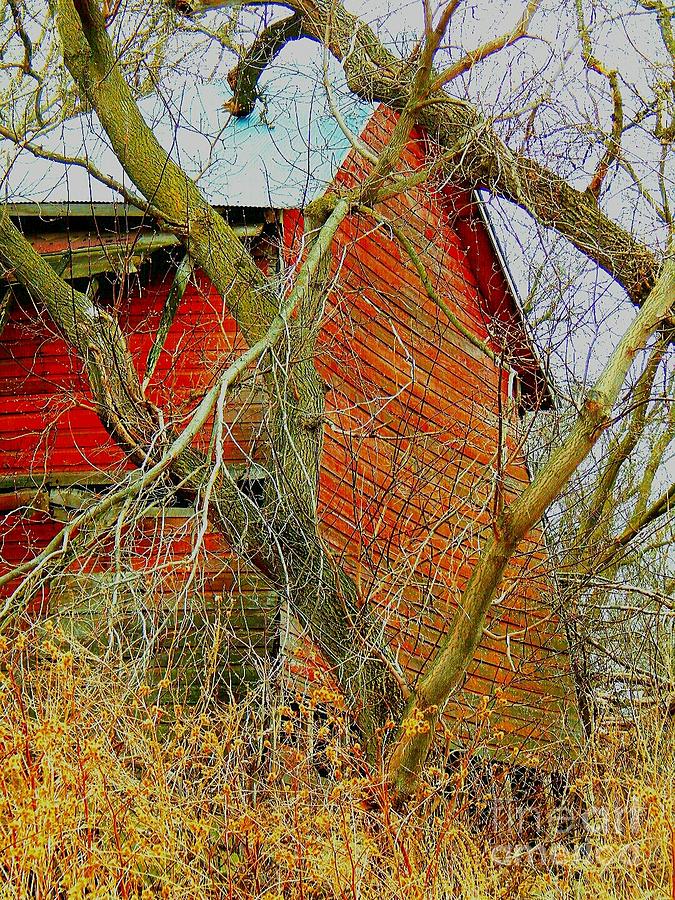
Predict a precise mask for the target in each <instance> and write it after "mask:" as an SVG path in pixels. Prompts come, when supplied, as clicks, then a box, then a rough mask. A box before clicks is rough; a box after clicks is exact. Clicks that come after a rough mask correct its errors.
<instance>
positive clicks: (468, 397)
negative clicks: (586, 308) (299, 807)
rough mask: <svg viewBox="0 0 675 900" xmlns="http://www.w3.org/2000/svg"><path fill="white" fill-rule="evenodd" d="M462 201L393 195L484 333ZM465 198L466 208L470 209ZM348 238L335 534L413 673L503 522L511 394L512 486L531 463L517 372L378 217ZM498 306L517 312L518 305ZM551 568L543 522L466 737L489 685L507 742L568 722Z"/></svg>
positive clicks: (510, 593) (327, 359) (461, 710)
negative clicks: (481, 343) (517, 401)
mask: <svg viewBox="0 0 675 900" xmlns="http://www.w3.org/2000/svg"><path fill="white" fill-rule="evenodd" d="M392 124H393V116H387V115H386V114H385V115H379V116H376V117H375V118H374V120H373V121H371V123H370V124H369V126H368V128H367V130H366V133H365V136H364V137H365V139H366V140H367V142H368V143H369V145H370V146H371V147H374V148H375V149H378V147H379V146H380V145H381V144H382V142H383V141H384V140H386V136H387V134H388V132H389V130H390V128H391V126H392ZM424 160H425V157H424V144H423V142H422V141H421V140H413V141H411V143H410V145H409V147H408V150H407V152H406V154H405V155H404V158H403V160H402V166H401V168H402V169H403V170H408V171H411V170H415V169H417V168H419V167H420V166H422V165H424ZM363 169H364V166H363V165H362V164H361V162H360V161H359V160H357V159H356V158H355V157H354V155H352V156H351V157H350V158H349V160H348V161H347V163H346V164H345V166H343V169H342V170H341V173H340V175H339V178H338V181H339V182H340V183H341V185H344V186H346V187H350V186H352V185H354V184H355V183H357V181H356V180H357V178H358V179H359V180H360V177H359V176H360V175H362V173H363ZM455 193H457V194H458V192H455ZM452 199H453V202H456V200H457V198H456V197H454V198H452ZM467 199H468V198H467ZM448 203H449V198H448V191H447V190H444V191H440V190H439V191H438V192H436V193H434V192H431V191H429V190H428V189H417V190H415V191H412V192H410V193H408V194H406V195H405V196H403V197H399V198H396V199H393V200H390V201H388V202H387V203H386V204H384V205H383V206H381V207H380V208H379V209H380V212H381V213H383V214H385V215H387V216H388V217H390V218H391V220H392V221H394V222H395V223H396V224H397V225H398V226H399V227H404V228H405V230H406V233H407V234H408V236H409V238H410V239H411V240H412V242H413V244H414V246H415V250H416V252H417V253H418V254H419V256H420V258H421V259H422V260H423V262H424V265H425V267H426V269H427V272H428V274H429V276H430V277H431V279H432V282H433V284H434V287H435V289H436V291H437V292H438V293H439V294H440V295H441V296H442V297H443V298H444V299H445V300H446V302H448V303H449V305H450V306H451V308H452V309H453V312H454V313H455V315H456V316H457V317H458V318H459V319H460V321H461V322H462V323H463V324H464V325H465V326H466V327H467V328H469V329H470V330H471V331H472V332H473V333H474V334H476V335H477V336H479V337H480V338H481V339H483V340H485V339H487V335H488V331H487V327H486V325H487V322H486V317H487V315H488V304H489V300H488V298H486V297H485V296H484V295H483V294H482V293H481V288H480V285H479V279H477V277H476V273H475V271H474V269H473V267H472V261H473V260H472V259H471V256H470V254H469V253H467V252H466V250H465V249H464V247H463V244H462V242H461V241H460V238H459V237H458V234H457V233H456V232H455V231H454V230H453V228H452V227H451V222H450V220H449V218H448V215H447V209H448ZM463 215H464V217H465V222H466V220H467V218H468V216H469V213H467V212H466V211H464V212H463ZM285 227H286V246H287V248H288V251H289V259H290V260H291V261H292V260H293V259H294V257H295V253H294V248H295V247H296V246H297V243H298V238H299V236H300V235H301V232H302V219H301V216H300V215H299V214H297V213H290V214H286V215H285ZM469 227H470V224H469ZM334 255H335V258H336V260H339V261H341V262H340V263H339V264H337V265H336V273H337V274H338V278H337V281H336V284H335V288H334V290H333V293H332V296H331V299H330V303H329V305H328V311H327V315H326V322H325V326H324V329H323V332H322V336H321V353H320V357H319V369H320V371H321V374H322V376H323V377H324V379H325V380H326V382H327V383H328V384H329V385H330V387H331V391H330V393H329V395H328V404H329V414H328V422H327V427H326V430H325V439H324V455H323V464H322V473H321V493H320V502H321V518H322V522H323V525H324V534H325V535H326V538H327V540H328V542H329V544H330V545H331V546H332V548H333V551H334V552H335V554H336V555H337V556H338V557H339V559H340V560H341V561H342V562H343V564H345V565H346V566H347V568H348V569H349V570H350V571H351V572H352V573H353V574H354V576H355V577H356V578H357V580H358V581H359V584H360V586H361V589H362V592H363V593H364V595H365V596H367V597H368V598H369V599H370V601H371V602H374V603H376V604H377V605H378V606H379V607H380V608H381V609H382V612H383V616H384V618H385V620H386V621H387V623H388V631H387V633H388V635H389V639H390V642H391V645H392V647H393V648H394V649H395V650H396V652H397V655H398V657H399V659H400V660H401V662H402V663H403V664H404V667H405V668H406V670H407V671H408V674H409V677H410V678H411V680H413V681H414V678H415V677H416V675H417V674H419V673H420V672H421V671H423V670H424V667H425V664H426V663H427V661H428V660H429V659H430V658H431V657H432V656H433V653H434V650H435V649H436V647H437V646H438V643H439V642H440V640H441V637H442V634H443V632H444V630H445V628H446V626H447V623H448V621H449V618H450V616H451V615H452V612H453V611H454V609H455V608H456V604H457V602H458V600H459V597H460V595H461V591H462V589H463V587H464V585H465V584H466V581H467V579H468V577H469V576H470V573H471V570H472V565H473V563H474V562H475V560H476V558H477V554H478V552H479V548H480V546H481V543H482V542H483V541H484V540H485V538H486V536H487V534H488V532H489V529H490V527H491V520H492V517H491V511H492V510H491V502H492V501H491V499H490V498H491V496H492V492H493V487H494V472H495V469H496V464H497V447H498V442H499V409H500V403H501V408H502V410H504V411H506V412H505V415H506V421H505V426H504V427H505V428H506V436H505V444H506V457H507V464H506V466H505V470H504V476H505V486H504V492H505V497H506V499H507V500H508V498H509V497H512V496H514V493H515V492H516V491H519V490H521V489H522V487H523V486H524V485H525V484H526V483H527V481H528V474H527V469H526V467H525V463H524V459H523V456H522V453H521V452H520V451H519V448H518V445H517V430H516V424H517V417H516V415H515V411H514V410H513V408H512V407H513V404H511V407H510V406H509V403H510V401H509V398H508V396H507V389H508V373H507V372H503V371H500V370H499V369H498V367H497V366H496V365H495V364H494V363H493V362H492V360H491V359H490V358H489V357H488V356H487V355H486V354H484V353H482V352H481V351H480V349H478V348H476V347H475V346H474V345H472V344H471V343H470V342H469V341H468V340H467V339H466V338H465V337H464V336H463V335H461V334H460V333H459V332H458V331H457V330H456V329H455V328H454V327H453V326H452V325H451V324H450V323H449V322H448V321H447V319H446V317H445V315H444V314H443V313H442V312H441V311H440V310H439V308H438V307H437V306H436V305H435V304H434V303H433V302H432V301H430V300H429V298H428V296H427V294H426V292H425V291H424V289H423V287H422V284H421V282H420V279H419V276H418V274H417V272H416V270H415V269H414V266H413V264H412V263H411V261H410V260H409V259H408V258H407V255H406V254H405V252H404V251H403V250H402V249H401V248H400V247H399V245H398V244H397V243H396V242H395V241H394V240H392V238H391V235H390V234H388V233H387V230H386V228H383V227H377V224H376V222H374V221H373V220H372V219H370V218H368V217H367V216H360V217H357V216H353V217H351V218H350V219H349V220H348V221H347V222H346V223H345V224H344V225H343V226H342V227H341V229H340V231H339V232H338V236H337V241H336V246H335V254H334ZM501 313H502V315H503V317H504V319H505V320H508V321H509V326H510V328H513V324H514V320H513V319H509V316H511V315H512V313H510V312H509V311H508V310H506V309H505V308H502V310H501ZM509 410H510V411H509ZM546 574H547V572H546V556H545V552H544V548H543V543H542V538H541V535H540V533H539V532H538V531H537V532H535V533H533V534H532V535H530V538H529V540H528V541H526V542H525V543H524V545H523V546H522V547H521V548H520V550H519V553H518V555H517V556H516V558H515V559H514V561H513V563H512V564H511V566H510V567H509V570H508V573H507V579H506V582H505V585H504V595H503V597H502V598H501V601H500V603H499V604H498V605H497V606H495V607H494V611H493V612H492V613H491V615H490V616H489V622H488V633H486V635H485V637H484V639H483V641H482V642H481V645H480V648H479V651H478V654H477V657H476V660H475V662H474V664H473V665H472V667H471V669H470V672H469V674H468V677H467V680H466V683H465V686H464V690H463V691H462V692H461V694H460V695H458V697H457V698H456V700H455V701H454V702H453V704H452V706H451V709H450V715H451V716H452V717H453V718H455V720H456V724H455V726H454V727H455V731H456V733H457V740H458V742H460V743H461V742H462V740H463V739H466V738H467V737H468V732H466V731H465V730H464V728H463V726H462V725H459V724H458V722H469V723H471V724H472V725H473V726H474V727H475V724H476V715H477V713H476V712H475V710H476V709H477V708H478V709H480V708H481V701H482V702H483V703H485V699H488V700H489V708H490V715H489V716H484V717H483V718H482V719H481V727H482V728H484V729H486V730H487V732H489V734H490V735H491V736H492V738H493V739H495V738H494V736H495V735H498V737H497V738H496V739H495V740H496V742H498V741H499V739H500V737H499V732H505V733H506V735H507V737H505V739H504V740H505V741H506V743H507V744H509V745H511V746H520V745H521V744H524V745H532V743H533V740H532V739H535V740H534V743H535V744H537V743H539V741H544V742H547V741H555V740H556V739H558V738H559V737H560V734H561V713H563V712H564V711H565V707H566V704H567V701H568V700H569V695H568V694H567V696H566V693H567V692H568V691H569V684H568V683H567V681H566V678H565V662H566V660H565V655H564V653H563V642H562V639H561V635H560V628H559V623H558V621H557V619H556V618H555V617H554V616H553V615H552V614H551V611H550V609H549V608H548V600H549V597H548V590H547V579H546ZM317 664H318V661H317ZM483 698H485V699H483Z"/></svg>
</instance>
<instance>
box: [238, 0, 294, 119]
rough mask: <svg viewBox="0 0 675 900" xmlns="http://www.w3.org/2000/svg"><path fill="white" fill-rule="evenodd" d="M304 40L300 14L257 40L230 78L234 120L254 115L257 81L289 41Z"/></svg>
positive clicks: (276, 25) (274, 24)
mask: <svg viewBox="0 0 675 900" xmlns="http://www.w3.org/2000/svg"><path fill="white" fill-rule="evenodd" d="M301 37H304V35H303V31H302V16H300V15H298V14H297V13H295V14H294V15H292V16H289V17H288V18H286V19H280V20H278V21H276V22H272V24H271V25H268V26H267V28H265V29H264V30H263V31H262V32H261V33H260V34H259V35H258V36H257V37H256V39H255V41H254V42H253V43H252V44H251V46H250V47H249V48H248V50H247V51H246V54H245V55H244V56H242V58H241V59H240V60H239V62H238V63H237V65H236V66H235V67H234V69H232V70H231V71H230V72H229V73H228V76H227V82H228V84H229V85H230V87H231V88H232V95H233V96H232V100H230V102H229V103H228V104H227V108H228V109H229V111H230V112H231V113H232V115H233V116H247V115H249V113H251V112H253V107H254V106H255V103H256V100H257V99H258V81H259V79H260V76H261V75H262V73H263V72H264V71H265V68H266V67H267V66H268V65H269V64H270V63H271V62H272V60H273V59H275V57H276V56H277V55H278V54H279V52H280V51H281V50H282V49H283V48H284V47H285V46H286V44H287V43H288V42H289V41H293V40H297V39H298V38H301Z"/></svg>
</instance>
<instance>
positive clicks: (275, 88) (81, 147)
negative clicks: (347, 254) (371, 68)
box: [0, 65, 374, 209]
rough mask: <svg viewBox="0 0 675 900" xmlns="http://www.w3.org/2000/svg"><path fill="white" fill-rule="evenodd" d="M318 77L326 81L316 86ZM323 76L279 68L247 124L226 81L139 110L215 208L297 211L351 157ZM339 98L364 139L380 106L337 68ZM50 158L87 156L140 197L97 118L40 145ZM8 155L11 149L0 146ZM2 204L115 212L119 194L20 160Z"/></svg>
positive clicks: (72, 124) (153, 100) (25, 157)
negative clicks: (361, 95) (232, 103)
mask: <svg viewBox="0 0 675 900" xmlns="http://www.w3.org/2000/svg"><path fill="white" fill-rule="evenodd" d="M317 76H318V78H317ZM322 77H323V76H322V72H321V71H318V72H317V69H316V67H312V66H309V65H305V66H299V65H294V66H293V67H292V68H290V67H284V66H279V67H277V66H275V67H272V68H270V69H268V70H267V71H266V72H265V73H264V75H263V77H262V78H261V82H260V87H261V91H262V102H259V103H257V104H256V107H255V110H254V111H253V112H252V113H251V114H250V115H249V116H246V117H244V118H237V117H235V116H232V115H231V114H230V113H229V112H228V110H227V109H226V108H225V104H226V103H227V101H228V100H230V99H231V97H232V91H231V90H230V88H229V86H228V85H227V82H226V81H224V80H219V81H212V82H210V83H208V84H206V83H192V84H187V85H181V87H180V89H176V90H174V91H172V92H171V93H164V92H162V93H161V94H154V95H151V96H148V97H145V98H143V99H142V100H141V101H140V104H139V105H140V107H141V111H142V113H143V115H144V117H145V119H146V121H147V122H148V123H150V125H151V126H152V129H153V131H154V133H155V135H156V136H157V138H158V139H159V141H160V143H161V144H162V146H163V147H164V148H165V149H166V150H167V151H168V152H169V153H170V155H171V156H172V157H173V158H174V159H175V160H176V161H177V162H178V163H179V164H180V165H181V166H182V167H183V168H184V170H185V171H186V172H187V174H188V175H190V176H191V177H192V178H194V179H195V180H196V181H197V183H198V184H199V186H200V188H201V190H202V191H203V193H204V194H205V195H206V198H207V199H208V200H209V201H210V202H211V203H212V204H214V205H215V206H226V207H264V208H271V209H298V208H302V207H303V206H305V205H306V204H307V203H309V202H310V201H311V200H312V199H314V198H315V197H317V196H320V195H321V194H322V193H323V192H324V191H325V190H326V188H327V187H328V185H329V184H330V183H331V181H332V179H333V177H334V176H335V173H336V172H337V170H338V169H339V167H340V165H341V164H342V162H343V161H344V159H345V157H346V156H347V154H348V152H349V150H350V149H351V144H350V142H349V139H348V138H347V137H346V136H345V134H344V133H343V131H342V130H341V128H340V126H339V125H338V122H337V121H336V119H335V116H334V115H333V114H332V112H331V110H330V105H329V102H328V99H327V96H326V90H325V88H324V85H323V83H322ZM330 77H331V82H332V86H331V98H332V100H333V102H334V103H335V106H336V107H337V109H338V110H339V112H340V114H341V116H342V117H343V119H344V121H345V122H346V124H347V126H348V127H349V129H350V130H352V131H353V132H355V133H356V134H359V133H360V132H361V131H362V130H363V128H364V127H365V125H366V122H367V121H368V119H369V118H370V116H371V114H372V112H373V110H374V107H373V106H372V105H371V104H367V103H363V102H361V101H359V100H357V99H356V98H354V96H353V95H351V94H350V93H349V91H348V90H347V89H346V86H345V84H344V76H342V78H340V76H339V70H338V69H336V68H335V67H333V68H332V69H331V72H330ZM40 144H41V146H42V147H43V148H44V149H45V150H49V151H52V152H54V151H56V152H58V153H61V154H64V155H66V156H69V157H72V156H76V157H80V158H82V157H86V158H87V159H88V160H89V161H90V162H91V163H93V164H94V165H95V166H96V167H97V168H98V169H99V170H100V171H102V172H104V173H105V174H107V175H110V176H112V177H113V178H115V179H117V180H118V181H119V182H121V183H122V184H124V185H125V186H127V187H128V188H129V189H130V190H131V191H134V190H135V189H134V186H133V184H131V183H130V182H129V179H128V177H127V176H125V174H124V171H123V169H122V166H121V165H120V163H119V161H118V159H117V158H116V156H115V154H114V153H113V151H112V150H111V148H110V146H109V143H108V141H107V139H106V137H105V135H104V133H103V129H102V128H101V126H100V124H99V122H98V119H97V118H96V116H95V115H94V114H93V113H86V114H82V115H80V116H77V117H75V118H73V119H70V120H68V121H67V122H65V123H64V124H62V125H60V126H59V127H58V128H57V129H55V130H53V131H52V132H50V133H49V134H48V135H47V136H46V137H45V138H44V139H43V140H42V141H41V142H40ZM2 145H4V148H3V149H5V150H7V149H8V148H13V145H11V143H10V142H9V141H3V142H0V146H2ZM9 156H10V160H11V158H12V156H16V159H15V160H14V162H12V163H11V164H10V166H9V171H8V173H7V176H6V178H5V180H4V184H3V191H2V193H3V194H4V199H5V200H6V201H7V202H9V203H12V204H20V203H34V204H47V203H50V204H51V203H69V204H77V203H86V204H91V203H96V204H99V203H111V202H114V201H115V200H117V201H118V202H119V194H117V193H116V192H115V191H113V190H111V189H110V188H109V187H106V186H105V185H103V184H101V182H99V181H97V180H96V179H94V178H92V177H91V176H90V175H89V173H88V172H87V170H86V169H84V168H82V167H76V166H65V165H59V164H57V163H54V162H53V161H52V160H47V159H41V158H36V157H34V156H33V155H32V154H31V153H30V152H28V151H26V150H24V151H21V152H19V154H18V156H17V155H16V152H15V151H14V152H12V149H9Z"/></svg>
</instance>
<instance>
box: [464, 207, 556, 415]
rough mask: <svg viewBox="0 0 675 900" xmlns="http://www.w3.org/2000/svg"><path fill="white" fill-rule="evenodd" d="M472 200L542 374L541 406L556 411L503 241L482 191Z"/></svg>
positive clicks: (553, 395)
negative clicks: (542, 401)
mask: <svg viewBox="0 0 675 900" xmlns="http://www.w3.org/2000/svg"><path fill="white" fill-rule="evenodd" d="M471 198H472V200H473V202H474V203H475V205H476V210H477V211H478V215H479V217H480V220H481V222H482V223H483V225H484V227H485V231H486V233H487V236H488V239H489V241H490V245H491V247H492V250H493V252H494V254H495V256H496V258H497V261H498V263H499V266H500V268H501V271H502V274H503V276H504V280H505V281H506V284H507V287H508V289H509V292H510V294H511V298H512V300H513V305H514V309H515V310H516V313H517V315H518V319H519V321H520V324H521V325H522V327H523V331H524V333H525V337H526V338H527V343H528V346H529V348H530V351H531V353H532V357H533V359H534V362H535V364H536V366H537V368H538V370H539V371H540V373H541V377H542V382H543V397H542V399H543V400H547V401H548V403H544V404H541V405H540V406H541V407H542V408H543V409H555V393H554V391H553V385H552V383H551V381H550V379H549V377H548V371H547V369H546V368H545V367H544V364H543V363H542V361H541V358H540V356H539V354H538V353H537V349H536V344H535V341H534V335H533V333H532V329H531V328H530V325H529V322H528V321H527V316H526V315H525V310H524V308H523V304H522V302H521V299H520V292H519V290H518V288H517V286H516V282H515V279H514V277H513V273H512V272H511V269H510V268H509V264H508V260H507V258H506V254H505V252H504V248H503V247H502V244H501V241H500V240H499V237H498V235H497V232H496V231H495V228H494V225H493V224H492V220H491V218H490V214H489V212H488V209H487V204H486V202H485V201H484V200H483V198H482V196H481V193H480V190H478V189H474V190H472V191H471Z"/></svg>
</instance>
